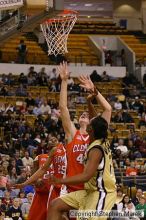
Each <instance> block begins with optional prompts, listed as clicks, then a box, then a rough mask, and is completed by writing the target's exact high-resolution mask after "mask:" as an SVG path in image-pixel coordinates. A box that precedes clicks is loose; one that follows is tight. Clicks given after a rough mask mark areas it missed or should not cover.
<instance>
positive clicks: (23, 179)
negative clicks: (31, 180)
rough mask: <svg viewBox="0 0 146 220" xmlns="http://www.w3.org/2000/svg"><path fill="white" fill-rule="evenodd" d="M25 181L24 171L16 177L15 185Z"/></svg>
mask: <svg viewBox="0 0 146 220" xmlns="http://www.w3.org/2000/svg"><path fill="white" fill-rule="evenodd" d="M25 180H26V171H25V170H22V171H21V173H20V176H19V177H18V179H17V183H18V184H19V183H23V182H25Z"/></svg>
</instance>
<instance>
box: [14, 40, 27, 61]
mask: <svg viewBox="0 0 146 220" xmlns="http://www.w3.org/2000/svg"><path fill="white" fill-rule="evenodd" d="M16 49H17V50H18V63H21V64H23V63H26V55H27V47H26V44H25V43H24V40H20V43H19V45H18V47H17V48H16Z"/></svg>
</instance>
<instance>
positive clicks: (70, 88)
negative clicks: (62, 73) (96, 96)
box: [67, 72, 75, 91]
mask: <svg viewBox="0 0 146 220" xmlns="http://www.w3.org/2000/svg"><path fill="white" fill-rule="evenodd" d="M74 84H75V83H74V80H73V78H72V77H71V72H70V73H69V77H68V80H67V86H68V90H70V91H72V90H73V86H74Z"/></svg>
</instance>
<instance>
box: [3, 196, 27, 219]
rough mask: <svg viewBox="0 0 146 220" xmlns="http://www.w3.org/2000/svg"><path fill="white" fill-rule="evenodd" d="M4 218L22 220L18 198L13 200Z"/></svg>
mask: <svg viewBox="0 0 146 220" xmlns="http://www.w3.org/2000/svg"><path fill="white" fill-rule="evenodd" d="M6 217H9V218H12V219H13V220H21V219H22V220H23V217H22V211H21V209H20V201H19V198H15V199H13V205H12V206H11V207H10V208H9V209H8V211H7V212H6Z"/></svg>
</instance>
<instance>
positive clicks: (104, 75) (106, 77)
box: [101, 71, 110, 82]
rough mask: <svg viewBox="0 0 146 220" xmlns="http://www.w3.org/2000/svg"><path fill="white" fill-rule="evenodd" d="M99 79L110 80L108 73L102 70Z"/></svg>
mask: <svg viewBox="0 0 146 220" xmlns="http://www.w3.org/2000/svg"><path fill="white" fill-rule="evenodd" d="M101 79H102V82H109V81H110V77H109V75H108V74H107V73H106V71H103V73H102V75H101Z"/></svg>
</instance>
